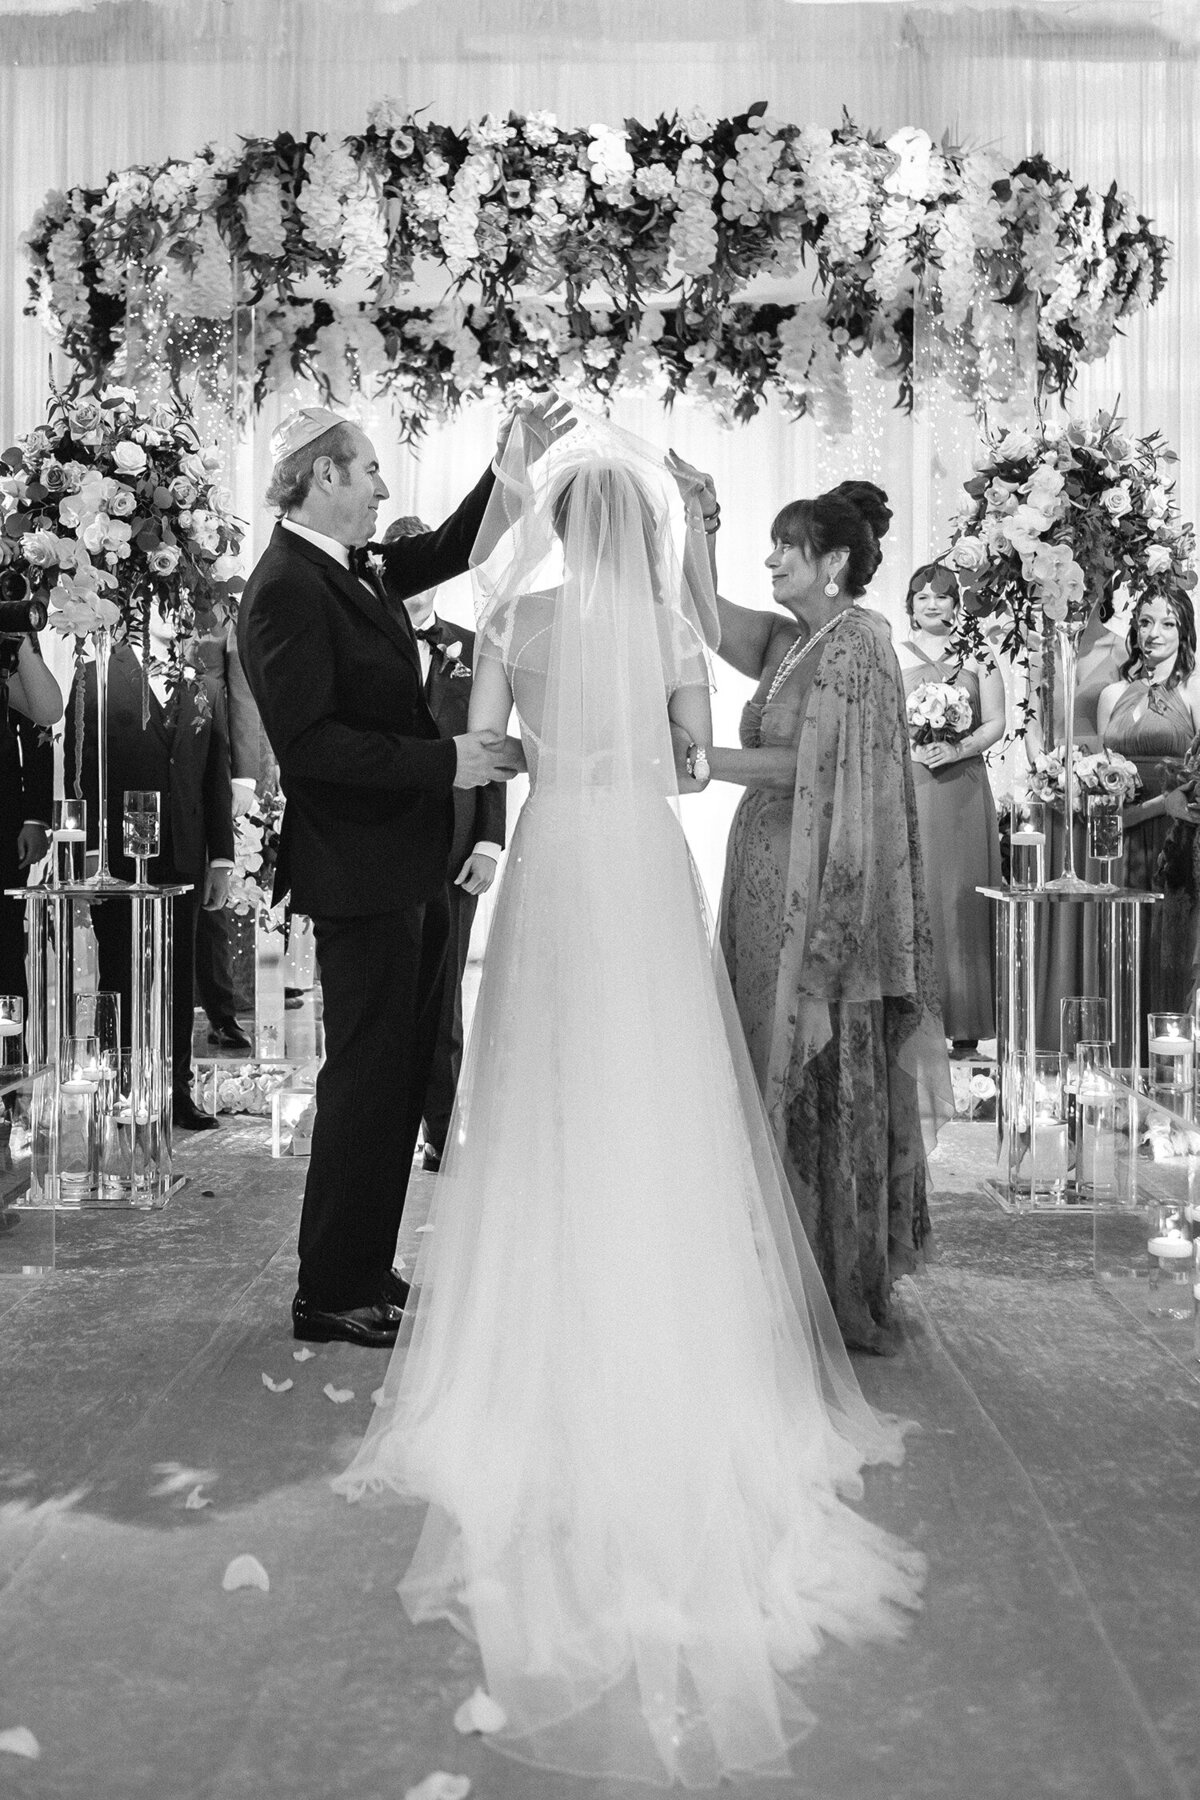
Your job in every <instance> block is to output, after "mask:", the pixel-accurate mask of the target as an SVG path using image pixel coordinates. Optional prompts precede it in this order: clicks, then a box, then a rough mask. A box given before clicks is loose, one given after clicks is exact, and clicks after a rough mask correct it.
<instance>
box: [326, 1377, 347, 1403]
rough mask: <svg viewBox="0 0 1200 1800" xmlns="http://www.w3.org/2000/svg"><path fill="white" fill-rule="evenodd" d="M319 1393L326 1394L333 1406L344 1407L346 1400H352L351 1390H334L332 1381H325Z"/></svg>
mask: <svg viewBox="0 0 1200 1800" xmlns="http://www.w3.org/2000/svg"><path fill="white" fill-rule="evenodd" d="M321 1392H322V1393H323V1394H327V1395H328V1396H329V1398H330V1399H331V1400H332V1401H333V1404H334V1405H335V1406H345V1404H346V1402H347V1400H353V1398H354V1389H353V1388H335V1387H334V1385H333V1383H332V1381H327V1382H326V1383H325V1386H324V1387H323V1388H322V1389H321Z"/></svg>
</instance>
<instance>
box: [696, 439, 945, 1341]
mask: <svg viewBox="0 0 1200 1800" xmlns="http://www.w3.org/2000/svg"><path fill="white" fill-rule="evenodd" d="M677 472H678V471H677ZM693 473H694V472H693ZM696 479H698V480H703V481H708V480H709V478H707V477H698V476H697V477H696ZM710 491H711V489H710ZM710 504H715V495H714V496H713V499H712V501H711V502H710V503H707V504H706V505H705V508H704V510H705V511H706V513H707V512H708V510H709V505H710ZM890 518H891V513H890V511H889V509H888V507H887V503H886V496H885V495H884V494H883V493H882V492H881V490H880V489H879V488H877V487H874V486H873V485H871V484H870V483H868V482H859V481H849V482H843V483H841V485H840V486H839V487H837V488H834V489H833V490H832V491H831V492H830V493H827V494H822V495H819V496H818V497H817V498H816V499H814V500H798V501H794V502H793V503H792V504H791V505H790V506H785V507H784V508H783V510H782V512H780V513H779V515H778V516H777V517H776V519H775V522H774V525H773V526H772V537H773V540H774V543H773V548H772V551H771V554H770V556H769V557H768V558H767V567H768V569H769V570H770V571H771V586H772V594H773V597H774V599H775V601H776V603H777V604H778V605H779V606H781V607H783V608H785V609H786V611H785V612H784V613H780V612H777V611H775V612H763V611H757V610H751V609H747V608H743V607H738V606H733V605H731V604H730V603H729V602H728V601H726V600H720V599H719V600H718V610H719V613H720V623H721V641H720V646H719V653H720V655H721V656H722V657H723V658H724V659H725V660H726V661H727V662H729V663H731V664H732V665H733V667H734V668H736V669H738V670H739V671H740V672H741V673H742V674H744V675H748V676H750V677H751V678H752V679H753V680H754V681H756V682H757V684H758V686H757V691H756V693H755V695H754V698H753V699H752V700H751V701H750V702H749V703H748V704H747V706H746V709H745V712H744V714H743V718H742V727H741V748H740V749H732V748H728V749H727V748H721V747H717V748H714V749H713V750H712V751H711V752H710V753H709V760H710V765H711V774H712V778H713V779H714V780H720V781H732V782H735V783H737V784H739V785H740V786H744V787H745V788H746V790H747V791H746V794H745V796H744V797H743V799H742V801H741V804H740V805H739V807H738V811H737V814H736V816H735V819H734V823H733V828H732V831H731V834H730V840H729V851H728V855H727V859H726V872H725V884H724V891H723V894H722V899H721V923H720V933H721V946H722V949H723V951H724V954H725V961H726V965H727V967H728V970H729V977H730V981H731V983H732V986H733V991H734V998H735V1001H736V1004H737V1009H738V1015H739V1017H740V1019H741V1022H742V1028H743V1030H744V1032H745V1034H746V1039H747V1042H748V1045H749V1049H750V1054H751V1058H752V1061H753V1065H754V1070H755V1074H756V1075H757V1077H758V1081H759V1084H760V1086H761V1088H762V1091H763V1095H764V1098H765V1100H766V1104H767V1111H768V1114H769V1117H770V1120H771V1125H772V1128H773V1131H774V1134H775V1139H776V1144H777V1146H778V1149H779V1152H780V1155H781V1157H782V1158H783V1162H784V1165H785V1168H786V1170H787V1174H788V1180H789V1184H790V1187H791V1192H792V1197H793V1199H794V1201H795V1204H796V1210H797V1212H798V1214H799V1217H800V1220H801V1223H802V1224H803V1226H804V1230H805V1233H806V1235H807V1237H808V1240H809V1243H810V1244H811V1246H812V1250H813V1254H814V1256H815V1257H816V1260H817V1265H818V1267H819V1269H820V1272H821V1275H822V1278H823V1280H824V1282H825V1285H826V1288H827V1290H828V1292H829V1296H830V1298H831V1300H832V1301H833V1305H834V1311H835V1313H836V1315H837V1321H838V1324H839V1326H840V1327H841V1330H842V1334H843V1337H844V1339H845V1341H846V1343H847V1344H848V1345H849V1346H850V1347H851V1348H854V1349H859V1350H867V1351H872V1352H875V1353H887V1352H888V1351H889V1350H891V1349H892V1348H893V1331H892V1324H893V1321H892V1314H891V1308H890V1295H891V1290H892V1287H893V1285H894V1283H895V1281H896V1278H897V1277H898V1276H899V1275H902V1274H904V1273H906V1272H908V1271H911V1270H912V1269H914V1268H915V1267H916V1266H917V1265H918V1264H919V1263H920V1261H921V1260H922V1256H923V1254H924V1252H925V1249H926V1245H927V1240H928V1238H929V1229H930V1227H929V1210H928V1204H927V1198H926V1165H925V1157H926V1152H927V1150H928V1149H929V1148H930V1147H931V1146H932V1143H933V1140H934V1136H935V1134H936V1131H937V1129H938V1127H939V1125H940V1123H941V1122H942V1121H943V1120H944V1119H946V1118H948V1117H952V1116H953V1100H952V1097H951V1094H950V1080H949V1068H948V1065H947V1062H946V1047H945V1036H944V1033H943V1030H942V1021H941V1014H940V1010H939V1002H938V992H937V978H936V972H935V968H934V961H933V946H932V941H931V938H930V932H929V918H928V913H927V910H926V906H925V893H924V880H923V876H922V873H921V851H920V842H919V838H918V833H917V818H916V806H915V803H914V800H913V790H912V771H911V763H910V760H909V754H908V739H907V733H906V730H905V723H904V690H903V686H902V683H901V681H900V671H899V669H898V667H897V664H896V655H895V651H894V649H893V648H892V644H891V634H890V631H889V628H888V626H887V623H886V621H885V620H884V619H882V618H881V617H880V615H879V614H878V613H872V612H870V611H868V610H867V609H866V608H865V607H863V606H860V605H859V604H858V601H859V598H860V597H861V596H862V595H863V594H864V593H865V591H866V588H867V586H868V583H869V582H870V580H871V577H872V575H873V574H874V572H875V570H876V569H877V568H878V566H879V563H880V560H881V552H880V548H879V539H880V538H881V537H882V536H883V534H884V532H885V531H886V530H887V526H888V522H889V520H890ZM789 615H790V616H789Z"/></svg>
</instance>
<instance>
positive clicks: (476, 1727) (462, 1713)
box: [454, 1688, 508, 1737]
mask: <svg viewBox="0 0 1200 1800" xmlns="http://www.w3.org/2000/svg"><path fill="white" fill-rule="evenodd" d="M507 1724H508V1714H507V1713H506V1712H505V1710H504V1708H503V1707H502V1706H500V1705H498V1704H497V1702H496V1701H495V1700H493V1699H492V1696H491V1695H490V1694H485V1693H484V1691H483V1689H482V1688H476V1689H475V1692H474V1693H473V1694H472V1695H471V1697H470V1699H469V1700H464V1701H463V1703H462V1705H461V1706H460V1707H459V1709H458V1711H457V1712H456V1713H455V1715H454V1729H455V1731H461V1732H462V1733H463V1735H464V1737H465V1736H466V1735H467V1733H468V1732H472V1731H483V1732H488V1731H503V1730H504V1727H505V1726H506V1725H507Z"/></svg>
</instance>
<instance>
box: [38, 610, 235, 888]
mask: <svg viewBox="0 0 1200 1800" xmlns="http://www.w3.org/2000/svg"><path fill="white" fill-rule="evenodd" d="M79 679H80V677H79V675H78V674H77V675H76V677H75V680H76V682H78V681H79ZM83 680H84V712H85V718H86V724H85V727H84V733H83V797H84V799H85V800H86V801H87V826H88V845H89V848H91V849H93V850H94V849H95V848H96V847H97V846H98V844H99V841H100V840H99V804H100V803H99V780H98V775H97V766H96V739H97V720H96V665H95V663H88V664H87V665H86V667H85V669H84V671H83ZM142 698H143V687H142V668H141V664H140V663H139V661H138V658H137V655H136V653H135V652H134V650H133V648H132V646H131V645H129V644H118V645H116V646H115V647H114V649H113V651H112V654H111V656H110V658H109V664H108V763H107V770H106V776H107V786H108V857H109V866H110V867H111V868H112V870H113V873H114V874H120V875H123V876H125V877H127V878H128V879H132V877H133V875H134V873H135V869H134V864H133V862H132V861H131V860H129V859H127V858H126V856H125V853H124V850H123V848H122V829H121V822H122V814H123V812H124V797H125V789H126V788H154V789H156V790H157V792H158V793H159V794H161V795H162V800H161V802H160V805H161V808H162V850H161V854H160V855H159V857H158V858H157V859H156V860H155V861H154V862H153V863H152V864H151V867H150V873H151V877H152V879H158V880H162V879H165V878H167V877H168V876H170V875H171V874H175V875H178V876H179V877H180V878H181V879H183V880H185V881H191V882H194V883H198V882H200V881H202V880H203V879H204V870H205V865H206V864H207V863H208V862H209V861H210V860H211V859H213V858H224V859H225V860H226V861H228V862H232V861H233V793H232V788H231V786H230V779H229V727H228V720H227V716H226V709H225V701H224V697H223V696H222V695H220V694H218V695H217V696H216V698H215V700H214V699H213V698H212V697H211V696H208V697H205V696H204V694H203V685H202V683H201V682H199V681H196V682H189V681H183V682H181V683H180V684H179V688H178V690H177V692H176V693H175V694H174V695H173V696H172V698H171V701H170V705H169V707H167V708H164V707H163V705H162V703H161V701H160V700H159V698H158V696H157V695H156V694H155V693H154V692H153V690H151V693H150V722H149V724H148V725H146V726H145V728H144V729H143V726H142ZM64 755H65V760H64V765H63V771H64V773H63V785H64V788H65V791H66V792H67V793H68V794H71V793H73V792H74V791H75V788H74V784H75V693H74V689H72V697H71V700H70V701H69V702H68V704H67V732H66V746H65V753H64Z"/></svg>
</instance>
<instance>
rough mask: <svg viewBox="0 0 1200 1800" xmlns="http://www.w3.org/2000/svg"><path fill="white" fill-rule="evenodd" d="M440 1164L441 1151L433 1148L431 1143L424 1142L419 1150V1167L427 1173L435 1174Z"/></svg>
mask: <svg viewBox="0 0 1200 1800" xmlns="http://www.w3.org/2000/svg"><path fill="white" fill-rule="evenodd" d="M441 1166H442V1153H441V1151H440V1150H435V1149H434V1148H433V1145H432V1144H426V1146H425V1148H424V1150H423V1151H422V1152H421V1167H422V1169H423V1170H424V1171H425V1173H426V1174H427V1175H436V1174H437V1172H438V1170H439V1169H440V1168H441Z"/></svg>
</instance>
